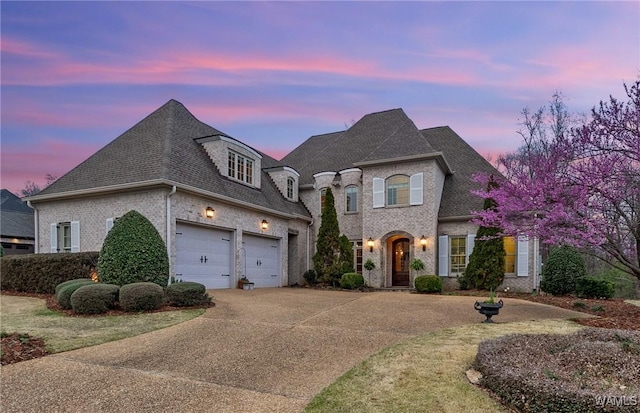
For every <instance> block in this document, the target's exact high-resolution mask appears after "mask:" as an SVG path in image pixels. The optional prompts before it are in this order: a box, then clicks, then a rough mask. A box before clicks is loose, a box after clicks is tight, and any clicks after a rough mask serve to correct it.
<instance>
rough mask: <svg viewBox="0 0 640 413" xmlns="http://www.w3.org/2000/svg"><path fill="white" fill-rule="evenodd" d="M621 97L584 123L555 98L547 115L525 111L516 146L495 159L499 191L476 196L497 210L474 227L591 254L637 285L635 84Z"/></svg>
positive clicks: (639, 158)
mask: <svg viewBox="0 0 640 413" xmlns="http://www.w3.org/2000/svg"><path fill="white" fill-rule="evenodd" d="M625 92H626V96H627V98H628V100H625V101H619V100H617V99H616V98H614V97H612V96H610V97H609V100H608V101H604V102H602V101H601V102H600V105H599V106H598V107H594V108H593V109H592V110H591V114H590V117H589V118H588V119H586V118H585V119H578V118H576V117H572V116H571V115H569V114H568V112H567V110H566V108H565V105H564V103H563V101H562V97H561V96H560V95H559V94H556V95H554V98H553V99H552V101H551V103H550V105H549V107H548V108H542V109H540V110H539V111H537V112H535V113H531V112H529V111H528V110H527V109H525V110H524V111H523V112H522V113H523V115H524V121H523V126H524V129H523V130H522V131H521V132H520V135H521V136H522V138H523V141H524V144H523V146H522V147H521V148H520V149H519V150H518V151H517V152H516V153H512V154H508V155H505V156H502V157H500V158H499V160H498V163H499V169H500V170H501V172H502V173H503V174H504V176H501V177H494V179H495V180H496V181H497V182H498V183H499V186H498V187H494V188H492V189H491V190H490V191H489V192H487V191H485V190H481V191H477V192H476V195H478V196H481V197H483V198H487V197H489V198H492V199H494V200H495V201H496V203H497V206H496V207H495V208H494V209H491V210H484V211H474V213H475V214H477V215H478V218H477V219H476V223H477V224H479V225H483V226H492V227H498V228H502V234H501V235H511V236H514V235H527V236H529V237H538V238H539V239H540V240H541V242H543V243H547V244H554V245H563V244H565V245H572V246H575V247H578V248H585V247H588V248H592V249H595V250H598V251H600V254H599V257H600V258H603V259H605V260H607V261H609V262H610V263H611V264H613V265H614V266H616V267H618V268H620V269H621V270H623V271H625V272H627V273H629V274H631V275H634V276H635V277H637V278H639V279H640V258H639V252H640V81H636V82H635V83H634V84H633V85H632V86H630V87H629V86H627V85H625ZM491 178H492V177H490V176H488V175H482V174H479V175H476V177H475V179H476V180H477V181H478V182H479V183H482V184H484V185H486V184H487V183H488V182H489V180H490V179H491Z"/></svg>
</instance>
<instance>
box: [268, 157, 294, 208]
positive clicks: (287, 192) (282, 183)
mask: <svg viewBox="0 0 640 413" xmlns="http://www.w3.org/2000/svg"><path fill="white" fill-rule="evenodd" d="M265 172H266V173H268V174H269V176H270V177H271V179H272V180H273V182H274V183H275V184H276V186H277V187H278V189H279V190H280V192H281V193H282V196H284V197H285V198H286V199H287V200H289V201H293V202H296V201H297V200H298V185H299V182H300V174H299V173H298V172H297V171H296V170H295V169H293V168H289V167H288V166H276V167H274V168H269V169H265Z"/></svg>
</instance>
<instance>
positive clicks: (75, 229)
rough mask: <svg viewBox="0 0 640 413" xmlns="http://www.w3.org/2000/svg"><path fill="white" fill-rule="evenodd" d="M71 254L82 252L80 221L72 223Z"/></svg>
mask: <svg viewBox="0 0 640 413" xmlns="http://www.w3.org/2000/svg"><path fill="white" fill-rule="evenodd" d="M71 252H80V221H71Z"/></svg>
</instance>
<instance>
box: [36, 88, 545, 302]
mask: <svg viewBox="0 0 640 413" xmlns="http://www.w3.org/2000/svg"><path fill="white" fill-rule="evenodd" d="M480 171H485V172H490V173H496V171H495V170H494V168H493V167H492V166H491V165H490V164H489V163H488V162H487V161H485V160H484V158H482V156H480V155H479V154H478V153H477V152H476V151H475V150H473V149H472V148H471V147H470V146H469V145H468V144H467V143H466V142H464V141H463V140H462V139H461V138H460V137H459V136H458V135H457V134H456V133H455V132H454V131H453V130H452V129H450V128H449V127H437V128H430V129H423V130H419V129H418V128H417V127H416V126H415V125H414V123H413V122H412V121H411V119H409V118H408V117H407V115H406V114H405V113H404V112H403V111H402V110H401V109H394V110H389V111H384V112H379V113H372V114H369V115H366V116H364V117H363V118H362V119H360V120H359V121H358V122H356V123H355V124H354V125H353V126H351V127H350V128H348V129H347V130H344V131H340V132H335V133H329V134H324V135H317V136H313V137H311V138H309V139H308V140H307V141H305V142H304V143H303V144H302V145H300V146H299V147H298V148H296V149H294V150H293V151H292V152H291V153H290V154H289V155H287V156H286V157H284V158H283V159H282V160H281V161H277V160H275V159H273V158H271V157H269V156H268V155H266V154H264V153H261V152H260V151H257V150H255V149H253V148H251V147H249V146H248V145H246V144H244V143H242V142H240V141H238V140H236V139H234V138H232V137H230V136H228V135H226V134H225V133H223V132H220V131H219V130H217V129H215V128H213V127H211V126H209V125H206V124H204V123H202V122H201V121H199V120H197V119H196V118H195V117H194V116H193V115H192V114H191V113H190V112H189V111H188V110H187V109H186V108H185V107H184V106H183V105H182V104H181V103H179V102H177V101H175V100H171V101H169V102H168V103H166V104H165V105H164V106H162V107H161V108H159V109H157V110H156V111H155V112H153V113H152V114H150V115H149V116H147V117H146V118H145V119H143V120H142V121H140V122H139V123H138V124H136V125H135V126H133V127H132V128H131V129H129V130H128V131H126V132H125V133H123V134H122V135H121V136H119V137H118V138H116V139H115V140H114V141H112V142H111V143H109V144H108V145H107V146H105V147H104V148H102V149H100V150H99V151H98V152H97V153H95V154H94V155H93V156H91V157H90V158H89V159H87V160H86V161H85V162H83V163H81V164H80V165H78V166H77V167H76V168H74V169H73V170H71V171H70V172H69V173H68V174H66V175H65V176H63V177H61V178H60V179H58V180H57V181H56V182H55V183H54V184H52V185H51V186H49V187H48V188H46V189H45V190H44V191H42V192H41V193H39V194H38V195H36V196H33V197H31V198H30V203H31V205H32V207H34V208H35V222H36V238H37V239H36V245H37V252H64V251H91V250H99V249H100V248H101V246H102V242H103V240H104V238H105V236H106V234H107V232H108V231H109V229H110V227H111V226H112V225H113V222H114V221H115V220H116V219H117V218H118V217H119V216H121V215H123V214H124V213H126V212H127V211H129V210H131V209H135V210H137V211H139V212H141V213H142V214H143V215H145V216H146V217H147V218H149V219H150V220H151V222H152V223H153V224H154V225H155V226H156V228H157V229H158V231H159V232H160V234H161V235H162V237H163V239H164V240H165V243H166V245H167V251H168V253H169V257H170V262H171V275H172V277H175V278H177V279H183V280H193V281H198V282H201V283H203V284H205V285H206V286H207V287H208V288H231V287H233V286H234V285H235V283H236V282H237V280H238V279H239V278H240V277H242V276H247V277H248V278H249V279H250V280H251V281H254V282H255V283H256V286H257V287H278V286H286V285H292V284H296V283H303V282H304V280H303V278H302V274H303V273H304V271H305V270H307V269H309V268H312V263H311V257H312V256H313V253H314V250H315V239H316V234H317V231H318V228H319V226H320V211H321V205H322V202H323V196H324V194H325V192H326V189H327V188H331V189H332V191H333V193H334V195H335V201H336V204H335V205H336V209H337V212H338V218H339V224H340V229H341V232H342V233H343V234H345V235H347V237H348V238H349V239H350V240H351V241H352V242H353V248H354V252H355V254H354V256H355V262H354V267H355V268H356V270H357V271H359V272H363V269H362V264H363V262H364V261H366V260H367V259H371V260H372V261H373V262H374V263H375V264H376V268H375V269H374V270H373V271H372V272H371V274H368V273H367V272H366V270H365V272H364V275H365V279H367V281H368V283H369V284H370V285H371V286H374V287H399V286H411V285H412V282H413V279H414V278H415V276H416V274H413V273H412V272H411V271H410V270H409V263H410V262H411V260H412V259H413V258H420V259H421V260H422V261H423V262H424V263H425V264H426V271H425V272H424V273H425V274H429V273H431V274H438V275H440V276H442V277H443V279H444V280H445V285H446V286H447V287H448V288H456V287H457V283H456V278H457V277H458V276H459V275H460V274H461V273H462V271H463V270H464V268H465V266H466V263H467V261H468V257H469V254H470V252H471V250H472V249H473V243H474V237H475V232H476V230H477V226H476V225H474V224H472V223H470V221H469V220H470V219H471V218H472V216H471V211H473V210H479V209H480V208H482V200H481V199H480V198H478V197H476V196H474V195H472V194H471V192H470V191H471V189H472V188H475V186H474V184H473V182H472V180H471V177H472V175H473V174H474V173H476V172H480ZM505 247H506V248H507V253H508V257H507V268H506V271H507V274H508V276H507V279H506V280H505V286H510V287H512V288H513V289H517V290H524V291H531V289H532V288H533V285H534V281H533V278H534V277H533V276H532V274H533V267H532V265H531V261H532V260H531V259H530V257H531V256H532V255H531V254H532V251H531V248H530V245H529V242H528V241H527V240H525V239H521V240H514V239H505Z"/></svg>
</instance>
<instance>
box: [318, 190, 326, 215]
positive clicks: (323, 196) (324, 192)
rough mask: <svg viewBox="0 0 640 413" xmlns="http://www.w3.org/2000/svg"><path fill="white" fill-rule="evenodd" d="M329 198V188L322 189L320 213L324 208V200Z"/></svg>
mask: <svg viewBox="0 0 640 413" xmlns="http://www.w3.org/2000/svg"><path fill="white" fill-rule="evenodd" d="M326 199H327V188H322V189H321V190H320V213H322V211H323V210H324V201H325V200H326Z"/></svg>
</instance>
